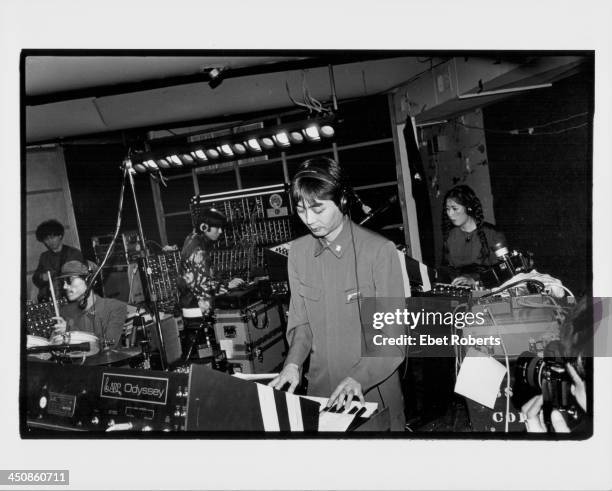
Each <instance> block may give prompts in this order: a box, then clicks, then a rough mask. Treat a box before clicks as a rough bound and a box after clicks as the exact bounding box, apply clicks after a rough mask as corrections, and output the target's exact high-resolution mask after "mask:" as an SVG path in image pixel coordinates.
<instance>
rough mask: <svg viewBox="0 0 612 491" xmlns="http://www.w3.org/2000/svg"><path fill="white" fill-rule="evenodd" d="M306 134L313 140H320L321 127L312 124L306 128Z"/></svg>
mask: <svg viewBox="0 0 612 491" xmlns="http://www.w3.org/2000/svg"><path fill="white" fill-rule="evenodd" d="M303 131H304V134H305V135H306V138H308V139H309V140H312V141H319V140H320V139H321V136H320V135H319V128H317V126H316V125H310V126H308V127H307V128H304V130H303Z"/></svg>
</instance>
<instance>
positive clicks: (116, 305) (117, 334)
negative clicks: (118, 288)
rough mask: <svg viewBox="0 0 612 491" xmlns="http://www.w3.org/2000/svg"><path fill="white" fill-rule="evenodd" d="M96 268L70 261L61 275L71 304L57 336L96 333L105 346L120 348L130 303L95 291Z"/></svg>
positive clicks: (63, 311) (57, 326) (63, 309)
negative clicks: (79, 332)
mask: <svg viewBox="0 0 612 491" xmlns="http://www.w3.org/2000/svg"><path fill="white" fill-rule="evenodd" d="M93 273H94V270H93V269H92V268H91V267H90V266H89V265H87V264H85V263H83V262H81V261H68V262H67V263H65V264H64V265H63V266H62V269H61V273H60V275H59V276H58V277H57V278H58V279H60V280H61V284H62V286H63V288H64V293H65V295H66V298H67V299H68V303H67V304H66V305H64V306H62V307H61V308H60V316H59V317H54V319H55V320H56V324H55V326H54V327H55V331H54V333H53V335H57V334H63V333H65V332H67V331H68V332H69V331H82V332H87V333H90V334H93V335H94V336H96V337H97V338H98V339H99V340H100V344H101V347H102V348H104V347H105V345H106V346H110V347H111V348H112V347H118V346H119V345H120V342H121V334H122V332H123V324H124V322H125V318H126V315H127V304H125V303H124V302H122V301H120V300H116V299H114V298H103V297H100V296H99V295H98V294H96V293H94V291H93V290H92V289H91V285H90V284H89V281H90V279H91V277H92V275H93Z"/></svg>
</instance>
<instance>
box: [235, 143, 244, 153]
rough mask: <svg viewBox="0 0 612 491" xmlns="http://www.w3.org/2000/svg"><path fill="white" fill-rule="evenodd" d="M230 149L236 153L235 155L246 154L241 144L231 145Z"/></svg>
mask: <svg viewBox="0 0 612 491" xmlns="http://www.w3.org/2000/svg"><path fill="white" fill-rule="evenodd" d="M232 148H233V149H234V152H236V153H237V154H240V155H242V154H245V153H246V147H245V146H244V144H243V143H234V144H233V145H232Z"/></svg>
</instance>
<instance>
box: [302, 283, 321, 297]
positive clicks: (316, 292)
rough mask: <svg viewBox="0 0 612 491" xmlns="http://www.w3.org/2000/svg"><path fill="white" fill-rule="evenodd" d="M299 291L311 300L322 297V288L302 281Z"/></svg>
mask: <svg viewBox="0 0 612 491" xmlns="http://www.w3.org/2000/svg"><path fill="white" fill-rule="evenodd" d="M298 293H299V294H300V295H301V296H302V297H304V298H307V299H309V300H314V301H318V300H319V299H320V298H321V289H320V288H315V287H312V286H308V285H305V284H304V283H300V287H299V289H298Z"/></svg>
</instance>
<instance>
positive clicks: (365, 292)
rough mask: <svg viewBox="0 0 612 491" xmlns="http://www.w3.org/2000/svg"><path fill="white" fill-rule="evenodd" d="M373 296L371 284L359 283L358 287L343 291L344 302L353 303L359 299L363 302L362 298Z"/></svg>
mask: <svg viewBox="0 0 612 491" xmlns="http://www.w3.org/2000/svg"><path fill="white" fill-rule="evenodd" d="M373 296H375V291H374V285H372V283H359V287H353V288H347V289H346V290H344V301H345V302H346V303H353V302H356V301H357V299H359V301H360V302H363V299H364V298H367V297H373Z"/></svg>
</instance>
